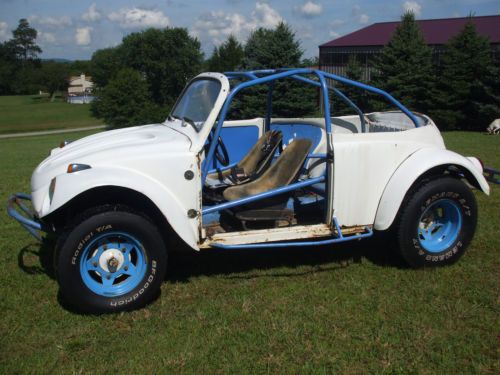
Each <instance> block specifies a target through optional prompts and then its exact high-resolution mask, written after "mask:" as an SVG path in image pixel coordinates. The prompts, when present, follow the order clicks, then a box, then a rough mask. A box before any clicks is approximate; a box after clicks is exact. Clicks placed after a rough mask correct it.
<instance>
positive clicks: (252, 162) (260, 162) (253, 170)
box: [207, 130, 283, 185]
mask: <svg viewBox="0 0 500 375" xmlns="http://www.w3.org/2000/svg"><path fill="white" fill-rule="evenodd" d="M282 139H283V134H282V133H281V132H280V131H279V130H271V131H268V132H266V133H265V134H264V135H263V136H262V137H260V138H259V139H258V141H257V142H256V143H255V144H254V145H253V146H252V148H251V149H250V151H248V153H247V154H246V155H245V156H244V157H243V159H241V161H240V162H239V163H238V164H237V165H236V166H235V167H233V168H231V169H227V170H225V171H222V172H220V171H219V172H215V173H210V174H209V175H208V176H207V177H208V179H209V180H218V181H220V182H226V181H225V180H228V181H227V182H226V183H227V184H228V185H229V184H236V183H238V181H237V180H234V179H232V178H231V174H232V171H233V170H234V169H237V170H238V171H240V170H241V171H242V172H243V173H244V175H245V176H246V177H245V178H244V180H245V182H246V181H248V179H254V178H256V177H257V176H259V175H260V174H262V173H263V172H264V171H265V170H266V169H267V168H268V167H269V165H270V164H271V162H272V161H273V157H274V154H275V153H276V150H277V148H278V146H279V144H280V143H281V141H282Z"/></svg>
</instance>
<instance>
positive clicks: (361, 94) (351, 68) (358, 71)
mask: <svg viewBox="0 0 500 375" xmlns="http://www.w3.org/2000/svg"><path fill="white" fill-rule="evenodd" d="M345 75H346V77H347V78H349V79H351V80H353V81H358V82H362V81H363V68H362V67H361V64H360V63H359V61H358V59H357V58H356V55H350V56H349V60H348V61H347V66H346V74H345ZM335 87H336V88H337V89H338V90H340V91H341V92H342V93H343V94H344V95H345V96H347V97H348V98H349V99H350V100H351V101H352V102H353V103H354V104H356V105H357V106H358V107H359V108H360V109H361V110H362V111H363V112H366V111H368V110H369V109H370V107H369V101H368V96H367V93H366V91H364V90H360V89H358V88H356V87H354V86H350V85H342V84H339V83H335ZM330 98H331V101H332V103H331V110H332V113H335V114H336V115H347V114H353V113H355V112H354V109H353V108H352V107H351V106H350V105H348V104H347V103H345V102H344V100H342V99H341V98H340V97H339V96H337V95H335V94H334V93H331V97H330Z"/></svg>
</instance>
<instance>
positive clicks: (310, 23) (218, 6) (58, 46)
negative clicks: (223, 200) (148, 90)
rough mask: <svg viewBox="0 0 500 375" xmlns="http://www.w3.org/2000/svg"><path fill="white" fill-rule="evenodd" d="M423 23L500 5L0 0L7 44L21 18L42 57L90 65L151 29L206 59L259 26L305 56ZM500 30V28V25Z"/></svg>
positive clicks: (484, 0) (489, 1) (427, 0)
mask: <svg viewBox="0 0 500 375" xmlns="http://www.w3.org/2000/svg"><path fill="white" fill-rule="evenodd" d="M408 9H409V10H413V12H414V13H415V15H416V17H417V19H432V18H450V17H466V16H467V15H469V14H471V13H473V14H475V15H476V16H482V15H494V14H496V15H498V14H500V1H499V0H392V1H391V0H379V1H373V0H356V1H341V0H257V1H255V0H252V1H248V0H205V1H203V0H192V1H181V0H106V1H95V0H94V1H92V0H73V1H71V0H0V41H5V40H8V39H10V38H11V37H12V32H11V31H12V30H13V29H15V28H16V27H17V25H18V21H19V19H21V18H27V19H28V21H29V22H30V24H31V25H32V26H33V27H34V28H35V29H36V30H37V31H38V37H37V44H38V45H39V46H40V47H41V48H42V50H43V53H42V55H41V57H42V58H66V59H71V60H75V59H80V60H87V59H90V58H91V56H92V53H93V52H94V51H96V50H97V49H101V48H106V47H112V46H115V45H117V44H119V43H120V42H121V40H122V38H123V37H124V36H125V35H127V34H130V33H132V32H137V31H140V30H144V29H146V28H148V27H160V28H161V27H167V26H168V27H184V28H187V29H188V31H189V33H190V34H191V35H192V36H194V37H197V38H198V39H199V40H200V42H201V46H202V49H203V51H204V52H205V56H206V57H209V56H210V55H211V53H212V50H213V48H214V46H218V45H219V44H220V43H222V42H224V41H225V40H226V39H227V37H228V36H229V35H230V34H233V35H235V36H236V37H237V38H238V40H240V41H241V42H242V43H244V42H245V41H246V39H247V38H248V35H249V34H250V33H251V31H252V30H254V29H255V28H258V27H266V28H273V27H274V26H276V25H277V24H278V23H279V22H280V21H284V22H286V23H288V24H289V25H290V27H291V28H292V30H293V31H294V32H295V35H296V37H297V39H298V40H300V42H301V46H302V49H303V50H304V57H314V56H317V55H318V46H319V45H320V44H323V43H326V42H328V41H330V40H332V39H336V38H338V37H340V36H343V35H346V34H349V33H351V32H353V31H356V30H358V29H360V28H363V27H366V26H368V25H370V24H373V23H376V22H386V21H397V20H398V19H399V18H400V16H401V14H402V13H403V12H404V11H405V10H408ZM499 27H500V25H499Z"/></svg>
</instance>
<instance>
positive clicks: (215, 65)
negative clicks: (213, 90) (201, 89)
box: [207, 35, 244, 72]
mask: <svg viewBox="0 0 500 375" xmlns="http://www.w3.org/2000/svg"><path fill="white" fill-rule="evenodd" d="M243 56H244V50H243V46H242V45H241V43H240V42H238V40H237V39H236V38H235V37H234V36H233V35H230V36H229V38H228V39H227V40H226V41H225V42H224V43H223V44H221V45H220V46H219V47H218V48H217V47H215V48H214V52H213V53H212V57H211V58H210V59H209V60H208V62H207V63H208V64H207V65H208V70H210V71H211V72H227V71H232V70H236V69H237V68H238V67H239V66H240V65H241V63H242V61H243Z"/></svg>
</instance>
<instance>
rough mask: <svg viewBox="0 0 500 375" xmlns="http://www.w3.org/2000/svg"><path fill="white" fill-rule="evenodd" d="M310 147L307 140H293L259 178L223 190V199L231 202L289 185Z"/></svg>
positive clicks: (296, 175)
mask: <svg viewBox="0 0 500 375" xmlns="http://www.w3.org/2000/svg"><path fill="white" fill-rule="evenodd" d="M311 146H312V142H311V141H310V140H309V139H304V138H297V139H295V140H294V141H293V142H292V143H290V144H289V145H288V146H287V147H286V148H285V149H284V150H283V152H282V153H281V155H280V156H279V158H278V159H277V160H276V162H275V163H274V164H273V165H271V167H269V168H268V169H267V170H266V171H265V172H264V173H263V174H262V175H261V176H260V177H259V178H257V179H256V180H254V181H252V182H249V183H246V184H242V185H235V186H230V187H228V188H227V189H226V190H224V193H223V195H224V198H225V199H227V200H229V201H231V200H235V199H240V198H244V197H248V196H250V195H255V194H259V193H263V192H265V191H268V190H271V189H276V188H278V187H280V186H286V185H289V184H290V183H292V182H293V181H294V180H295V179H297V177H298V175H299V171H300V168H301V167H302V165H303V164H304V160H306V157H307V154H308V153H309V149H310V148H311Z"/></svg>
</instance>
